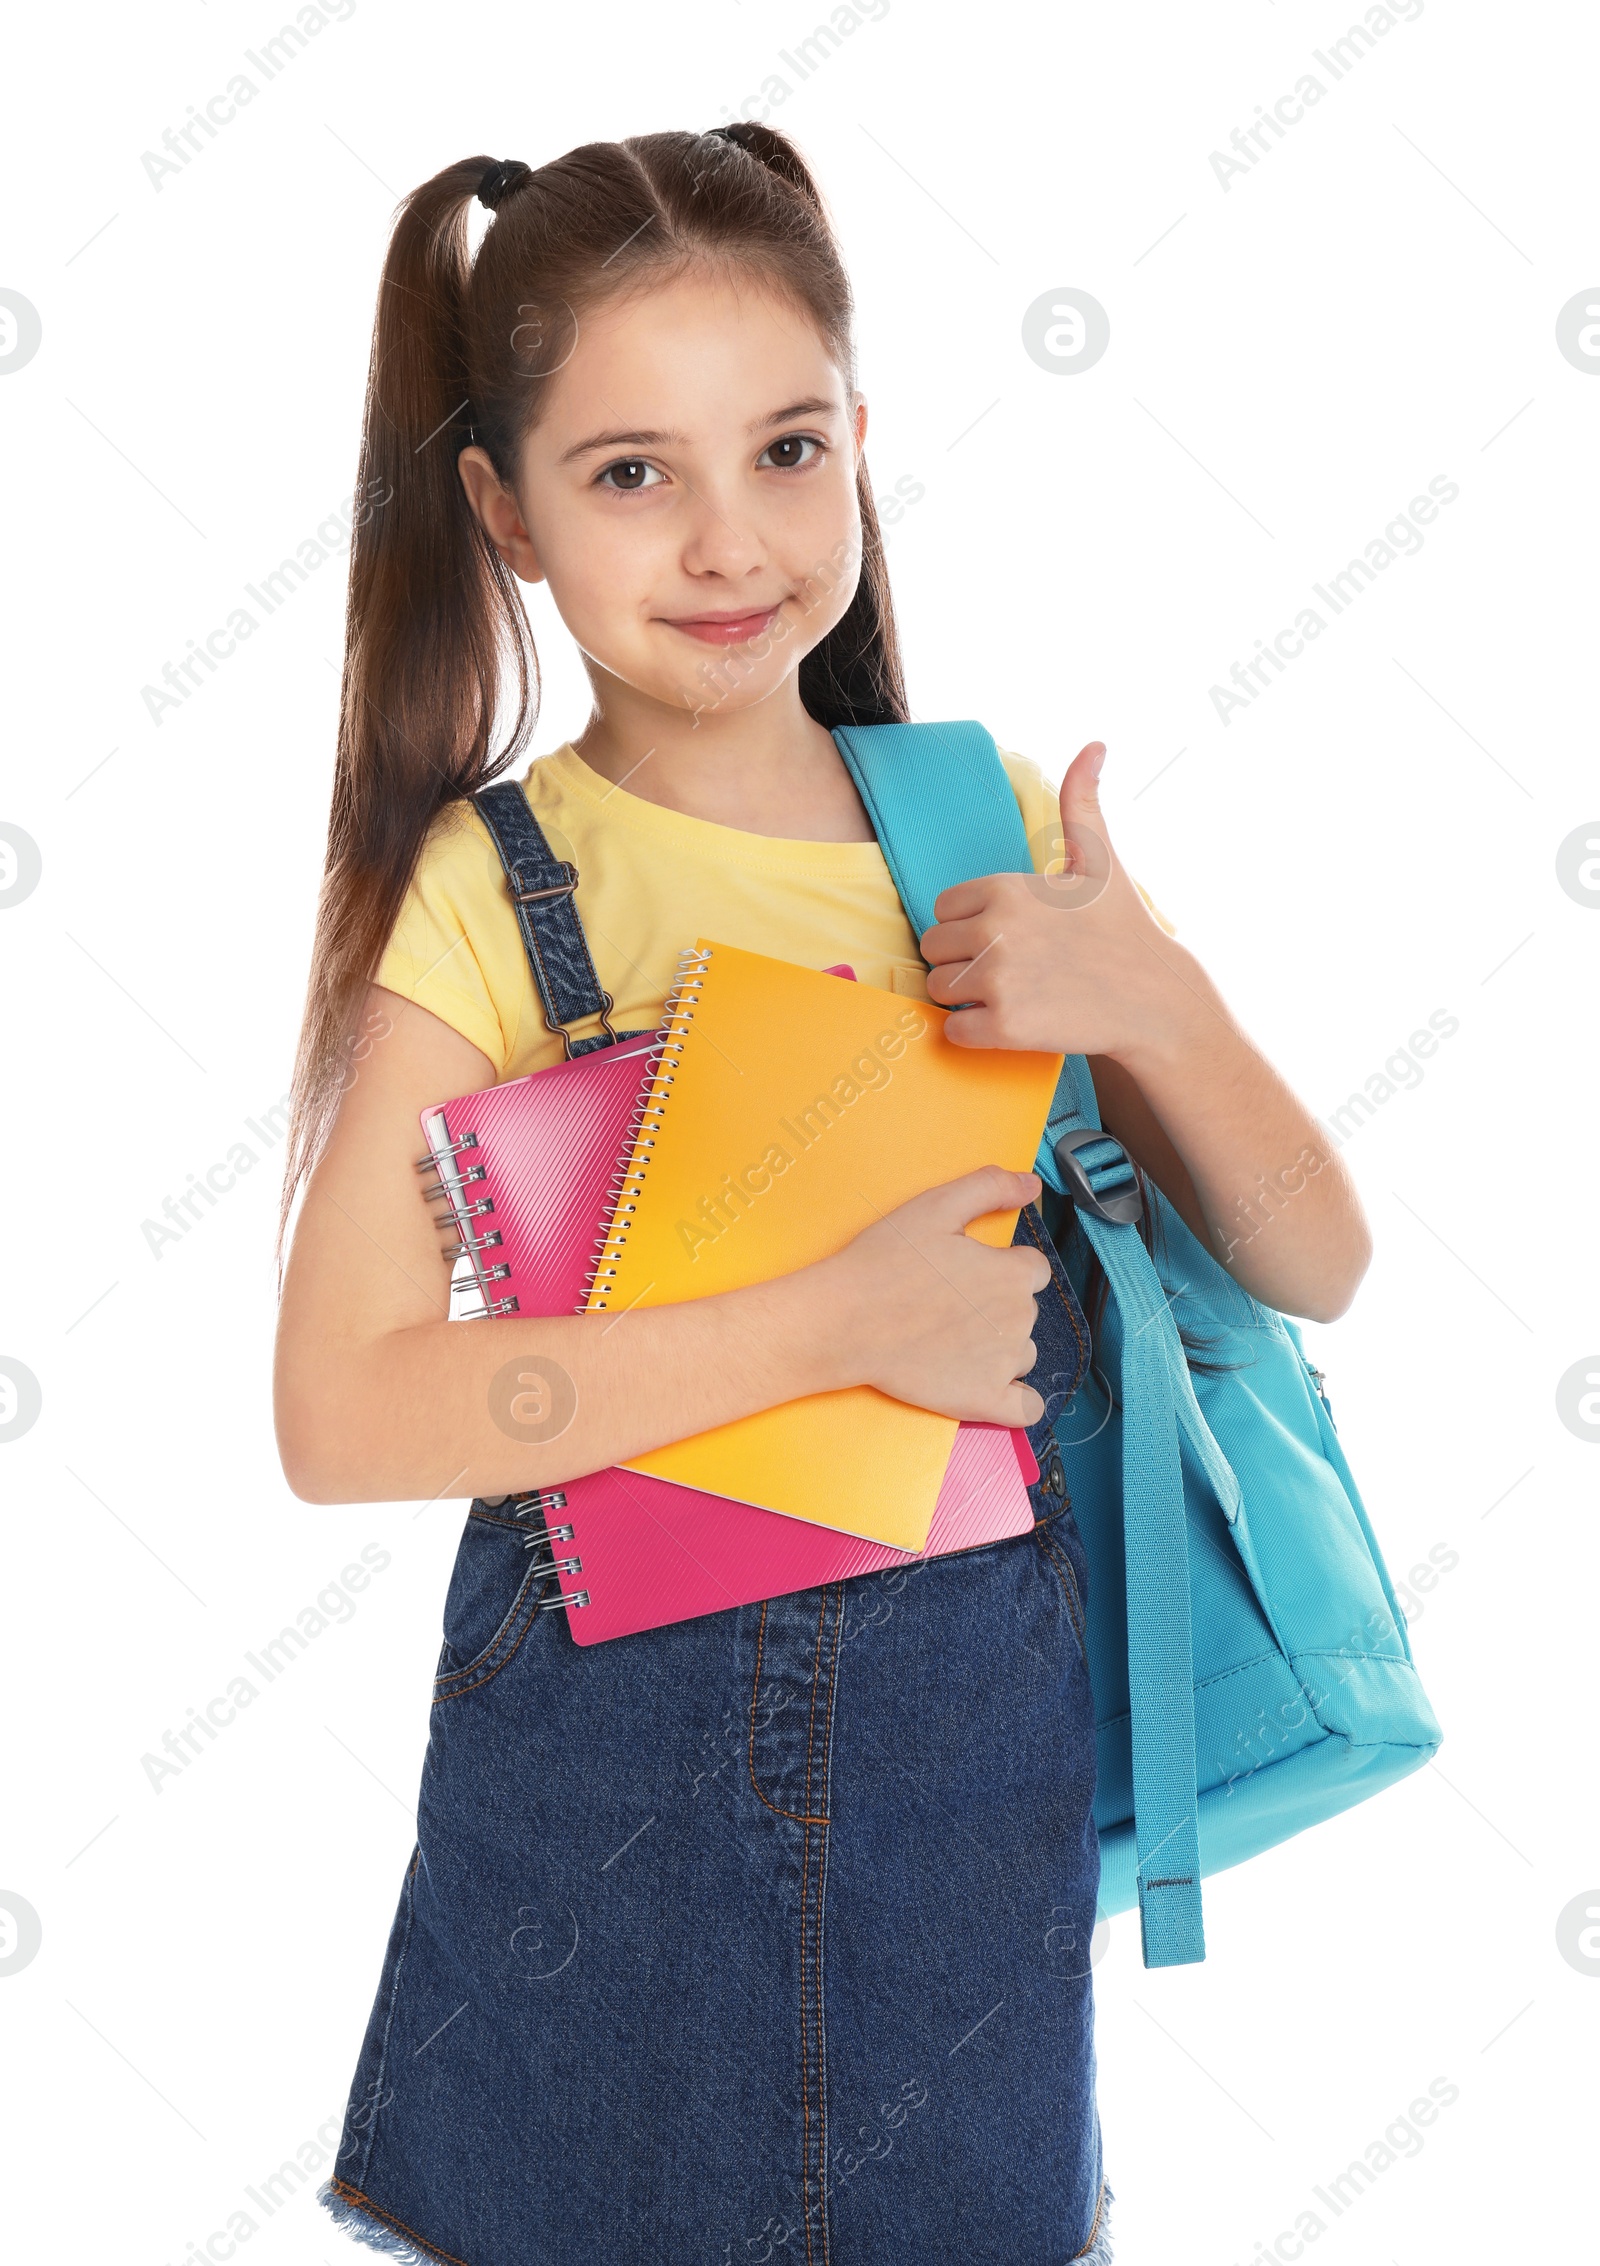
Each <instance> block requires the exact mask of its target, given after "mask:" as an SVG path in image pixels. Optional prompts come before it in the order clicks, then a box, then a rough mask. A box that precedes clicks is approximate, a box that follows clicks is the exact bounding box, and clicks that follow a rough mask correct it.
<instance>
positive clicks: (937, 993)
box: [928, 953, 996, 1009]
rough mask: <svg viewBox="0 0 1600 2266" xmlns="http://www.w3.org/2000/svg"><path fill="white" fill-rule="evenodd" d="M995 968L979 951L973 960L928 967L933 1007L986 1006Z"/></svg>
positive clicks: (929, 989) (929, 988)
mask: <svg viewBox="0 0 1600 2266" xmlns="http://www.w3.org/2000/svg"><path fill="white" fill-rule="evenodd" d="M995 972H996V971H995V966H994V962H993V960H992V959H990V960H986V959H985V958H984V957H983V955H982V954H981V953H980V954H979V955H978V956H977V958H976V959H972V960H952V961H951V962H950V963H949V965H948V966H946V967H942V968H933V969H931V970H930V971H929V974H928V997H929V998H930V999H931V1000H932V1001H933V1004H934V1005H935V1007H949V1008H952V1009H954V1008H957V1007H961V1008H968V1007H983V1006H986V1005H987V1004H988V990H989V986H990V984H991V983H992V981H993V980H994V975H995Z"/></svg>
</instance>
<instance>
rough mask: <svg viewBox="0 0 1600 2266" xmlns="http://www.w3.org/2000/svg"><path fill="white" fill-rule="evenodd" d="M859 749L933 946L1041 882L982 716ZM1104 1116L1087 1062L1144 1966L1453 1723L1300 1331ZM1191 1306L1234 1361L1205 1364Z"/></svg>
mask: <svg viewBox="0 0 1600 2266" xmlns="http://www.w3.org/2000/svg"><path fill="white" fill-rule="evenodd" d="M833 736H834V739H835V741H836V743H837V745H838V747H839V750H840V753H841V754H842V755H843V757H844V760H845V762H846V764H847V765H848V766H849V769H850V773H851V776H852V777H853V778H854V780H855V783H856V786H857V788H858V790H859V791H860V794H861V798H862V800H863V802H864V803H865V804H866V807H867V810H868V811H869V813H870V814H871V818H872V823H873V826H874V828H875V829H876V831H877V836H878V840H879V843H880V844H881V846H882V849H883V853H884V856H885V858H886V860H887V861H888V866H889V871H890V873H891V874H892V875H893V877H894V882H895V886H896V888H897V889H898V890H899V892H900V898H901V902H902V903H903V904H904V906H905V908H906V911H907V913H908V915H909V916H910V920H911V924H912V927H913V928H914V929H915V930H916V931H917V932H918V934H919V935H920V934H921V932H922V931H923V930H924V929H926V928H929V927H931V926H932V925H933V919H934V912H933V906H934V900H935V898H937V897H938V895H939V893H940V891H941V890H944V889H947V888H949V887H951V886H952V885H953V884H954V883H956V882H958V881H964V880H968V879H971V878H974V877H976V876H979V875H982V874H986V873H1028V872H1031V871H1032V870H1033V861H1032V858H1031V857H1030V855H1029V848H1028V841H1027V836H1026V834H1025V832H1024V829H1023V824H1022V819H1021V815H1020V813H1019V811H1018V809H1017V803H1016V798H1015V796H1014V795H1013V793H1012V791H1011V785H1010V782H1009V780H1008V779H1007V777H1006V773H1005V768H1004V766H1003V765H1002V763H1001V761H1000V758H999V755H998V753H997V751H996V748H995V744H994V741H993V740H992V739H991V738H990V736H989V734H988V733H987V732H986V731H985V730H984V729H983V727H982V725H980V724H971V723H961V724H879V725H872V726H850V727H845V728H841V729H840V730H838V731H836V732H835V733H834V735H833ZM1099 1125H1100V1119H1099V1112H1098V1110H1097V1107H1096V1104H1095V1094H1094V1084H1093V1081H1092V1079H1091V1078H1090V1075H1089V1068H1088V1064H1087V1063H1086V1062H1085V1060H1084V1059H1083V1057H1082V1056H1081V1055H1074V1056H1070V1057H1069V1058H1068V1060H1067V1063H1066V1066H1065V1068H1064V1069H1063V1071H1062V1074H1061V1082H1060V1084H1059V1086H1058V1087H1057V1089H1056V1096H1055V1102H1054V1104H1053V1106H1052V1109H1051V1113H1050V1119H1049V1123H1048V1125H1047V1126H1046V1129H1045V1135H1044V1139H1043V1141H1042V1142H1041V1144H1040V1148H1039V1155H1038V1161H1037V1165H1036V1168H1035V1169H1036V1170H1037V1171H1038V1173H1039V1175H1040V1177H1041V1179H1042V1180H1043V1181H1044V1183H1045V1186H1046V1189H1047V1190H1054V1191H1055V1192H1056V1195H1057V1197H1060V1198H1064V1199H1067V1200H1069V1201H1070V1202H1071V1203H1072V1204H1073V1205H1075V1206H1076V1208H1077V1216H1078V1219H1079V1221H1080V1222H1081V1224H1082V1227H1083V1231H1084V1235H1085V1237H1086V1239H1087V1241H1088V1243H1089V1245H1090V1246H1092V1248H1093V1250H1094V1252H1095V1253H1096V1255H1097V1256H1098V1258H1099V1260H1100V1263H1101V1266H1102V1267H1103V1268H1104V1270H1105V1275H1106V1279H1107V1283H1108V1286H1109V1296H1108V1298H1107V1300H1106V1309H1105V1315H1104V1319H1103V1321H1102V1323H1101V1325H1100V1328H1099V1330H1098V1332H1097V1336H1096V1344H1095V1356H1094V1370H1095V1372H1096V1373H1097V1374H1096V1375H1095V1376H1094V1378H1093V1381H1092V1382H1091V1383H1090V1384H1088V1385H1085V1386H1084V1387H1082V1388H1081V1389H1080V1390H1079V1391H1078V1393H1077V1394H1076V1395H1075V1396H1074V1398H1073V1399H1072V1400H1071V1401H1070V1402H1069V1403H1068V1405H1067V1406H1066V1408H1065V1409H1063V1410H1062V1412H1061V1414H1060V1416H1059V1417H1058V1418H1057V1420H1056V1423H1055V1433H1056V1438H1057V1440H1058V1441H1059V1443H1060V1447H1061V1455H1062V1460H1063V1463H1064V1464H1065V1467H1066V1474H1067V1488H1068V1494H1069V1497H1070V1500H1071V1504H1072V1510H1073V1515H1074V1517H1075V1518H1076V1520H1077V1522H1078V1528H1079V1531H1080V1533H1081V1534H1082V1536H1083V1541H1084V1547H1085V1550H1086V1552H1087V1554H1088V1558H1089V1571H1090V1580H1089V1614H1088V1634H1089V1646H1088V1649H1089V1672H1090V1677H1091V1680H1092V1682H1093V1686H1094V1694H1095V1716H1096V1724H1097V1740H1098V1767H1099V1777H1098V1786H1097V1791H1096V1796H1095V1823H1096V1825H1097V1826H1098V1828H1099V1832H1100V1859H1101V1898H1100V1901H1101V1909H1102V1911H1104V1912H1107V1913H1110V1912H1120V1911H1125V1910H1127V1909H1129V1908H1130V1907H1131V1906H1132V1905H1134V1904H1135V1903H1137V1905H1138V1907H1139V1917H1140V1931H1141V1937H1142V1942H1143V1948H1144V1961H1145V1965H1146V1966H1147V1967H1167V1966H1174V1965H1178V1964H1180V1963H1182V1962H1184V1961H1189V1960H1196V1959H1203V1958H1204V1957H1205V1936H1204V1932H1203V1928H1202V1924H1201V1910H1200V1879H1201V1876H1202V1874H1205V1873H1214V1872H1220V1871H1222V1870H1223V1869H1224V1868H1225V1867H1226V1866H1229V1865H1237V1864H1240V1863H1242V1862H1243V1860H1244V1859H1245V1858H1246V1857H1253V1856H1255V1855H1256V1854H1257V1852H1258V1851H1260V1850H1263V1849H1269V1848H1271V1847H1272V1846H1273V1844H1274V1843H1275V1842H1279V1841H1284V1840H1287V1839H1288V1838H1289V1836H1290V1835H1291V1834H1295V1833H1298V1832H1300V1831H1301V1830H1302V1829H1303V1828H1304V1827H1306V1826H1308V1825H1315V1824H1316V1823H1317V1822H1318V1821H1319V1820H1320V1819H1323V1818H1329V1817H1333V1816H1335V1815H1336V1814H1337V1813H1338V1812H1339V1811H1340V1810H1344V1809H1348V1808H1349V1807H1350V1806H1351V1804H1352V1803H1355V1802H1359V1801H1361V1800H1363V1799H1364V1797H1365V1796H1367V1795H1368V1794H1375V1793H1377V1791H1378V1790H1379V1788H1380V1787H1383V1786H1387V1785H1389V1784H1390V1783H1391V1782H1392V1781H1393V1780H1394V1779H1397V1778H1403V1777H1404V1776H1405V1775H1406V1773H1407V1772H1408V1771H1412V1770H1416V1769H1418V1768H1420V1766H1421V1765H1422V1764H1423V1763H1425V1762H1427V1761H1428V1760H1429V1758H1430V1757H1431V1756H1432V1755H1433V1753H1434V1752H1435V1750H1436V1749H1437V1747H1438V1745H1439V1740H1440V1731H1439V1726H1438V1724H1437V1722H1436V1721H1435V1719H1434V1715H1433V1710H1432V1709H1431V1708H1430V1706H1429V1705H1428V1700H1427V1696H1426V1694H1425V1693H1424V1692H1423V1689H1422V1685H1421V1682H1420V1681H1419V1679H1418V1676H1417V1672H1416V1670H1415V1668H1414V1667H1413V1665H1412V1660H1411V1647H1410V1644H1409V1643H1408V1641H1407V1638H1406V1627H1405V1617H1404V1615H1403V1614H1402V1613H1401V1611H1400V1607H1399V1605H1398V1603H1397V1601H1396V1598H1395V1594H1394V1590H1393V1588H1392V1587H1391V1585H1390V1581H1389V1576H1388V1572H1387V1570H1386V1568H1385V1566H1384V1563H1383V1559H1382V1556H1381V1555H1380V1553H1379V1550H1378V1545H1377V1541H1376V1539H1375V1537H1374V1535H1373V1532H1372V1527H1371V1524H1370V1522H1369V1521H1368V1518H1367V1514H1366V1511H1365V1509H1364V1507H1363V1505H1362V1502H1361V1497H1360V1495H1359V1494H1358V1493H1357V1491H1356V1484H1355V1481H1354V1480H1353V1479H1352V1477H1351V1476H1350V1468H1349V1466H1348V1464H1347V1463H1346V1462H1345V1459H1344V1454H1343V1451H1342V1449H1341V1448H1340V1446H1339V1441H1338V1436H1337V1434H1336V1433H1335V1431H1334V1427H1333V1420H1332V1416H1331V1413H1330V1411H1329V1408H1328V1403H1327V1400H1326V1398H1325V1396H1324V1394H1323V1391H1322V1378H1321V1375H1320V1373H1319V1372H1318V1371H1317V1370H1315V1369H1313V1368H1312V1367H1311V1365H1310V1363H1309V1362H1308V1361H1307V1360H1306V1358H1305V1354H1304V1352H1303V1350H1302V1348H1301V1343H1300V1335H1299V1332H1298V1330H1297V1329H1296V1327H1295V1325H1294V1323H1293V1322H1292V1321H1290V1320H1288V1319H1287V1318H1286V1317H1285V1316H1283V1315H1281V1314H1276V1313H1274V1312H1273V1311H1272V1310H1271V1309H1270V1308H1269V1307H1265V1306H1262V1305H1259V1304H1258V1303H1257V1302H1256V1300H1255V1299H1253V1298H1252V1297H1250V1295H1249V1294H1248V1292H1246V1291H1245V1290H1243V1289H1241V1288H1240V1286H1239V1284H1238V1283H1236V1282H1235V1281H1234V1280H1233V1278H1232V1276H1231V1275H1229V1274H1228V1273H1227V1272H1226V1270H1225V1269H1224V1268H1223V1267H1222V1266H1221V1265H1219V1263H1218V1262H1217V1261H1216V1260H1215V1259H1213V1258H1212V1256H1211V1254H1210V1253H1209V1252H1208V1251H1207V1250H1206V1249H1205V1247H1204V1246H1203V1245H1202V1244H1201V1243H1200V1242H1199V1241H1198V1240H1197V1239H1196V1237H1195V1236H1193V1235H1192V1234H1191V1233H1190V1231H1189V1229H1188V1228H1187V1226H1186V1225H1185V1224H1184V1222H1183V1221H1182V1219H1180V1218H1179V1216H1178V1214H1177V1213H1176V1212H1175V1211H1174V1210H1173V1208H1172V1206H1171V1205H1170V1204H1169V1203H1167V1201H1166V1199H1165V1198H1164V1197H1163V1196H1162V1195H1161V1194H1160V1192H1159V1190H1157V1189H1155V1188H1154V1187H1152V1186H1151V1185H1150V1184H1149V1183H1148V1182H1146V1183H1145V1193H1144V1201H1145V1202H1148V1203H1150V1204H1152V1205H1153V1206H1154V1209H1155V1213H1156V1224H1157V1227H1158V1231H1159V1232H1158V1233H1157V1234H1156V1236H1155V1238H1154V1241H1155V1246H1156V1250H1157V1253H1158V1254H1159V1256H1157V1257H1156V1258H1154V1259H1152V1257H1151V1255H1150V1252H1149V1251H1148V1250H1147V1249H1146V1247H1145V1243H1144V1241H1143V1239H1142V1237H1141V1235H1140V1232H1139V1228H1138V1225H1137V1221H1138V1217H1139V1211H1140V1203H1141V1198H1140V1190H1139V1183H1138V1181H1137V1180H1136V1178H1135V1175H1134V1172H1133V1169H1132V1167H1131V1165H1130V1164H1129V1161H1128V1158H1127V1156H1126V1154H1125V1152H1124V1151H1123V1149H1122V1147H1121V1146H1120V1144H1119V1143H1118V1142H1116V1141H1115V1140H1113V1139H1112V1138H1111V1137H1110V1135H1108V1134H1104V1133H1102V1132H1100V1130H1099ZM1058 1210H1059V1207H1058ZM1079 1287H1080V1289H1081V1287H1082V1285H1081V1282H1080V1286H1079ZM1174 1309H1177V1312H1178V1316H1179V1318H1180V1319H1181V1321H1182V1324H1183V1326H1184V1328H1185V1329H1186V1330H1187V1331H1188V1332H1189V1333H1190V1334H1191V1335H1194V1336H1198V1337H1200V1338H1202V1339H1203V1340H1204V1341H1205V1353H1204V1356H1203V1358H1204V1361H1205V1363H1206V1364H1207V1366H1208V1367H1210V1366H1213V1365H1226V1366H1219V1367H1218V1373H1217V1374H1214V1375H1212V1374H1205V1373H1197V1374H1192V1373H1191V1371H1190V1368H1189V1364H1188V1361H1187V1360H1186V1358H1185V1354H1184V1349H1183V1346H1182V1344H1181V1343H1180V1341H1179V1337H1178V1327H1177V1323H1176V1322H1175V1320H1174ZM1108 1387H1109V1390H1108V1389H1107V1388H1108Z"/></svg>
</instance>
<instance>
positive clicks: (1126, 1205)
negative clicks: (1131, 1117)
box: [1053, 1125, 1144, 1227]
mask: <svg viewBox="0 0 1600 2266" xmlns="http://www.w3.org/2000/svg"><path fill="white" fill-rule="evenodd" d="M1096 1141H1103V1142H1104V1143H1105V1144H1106V1146H1107V1148H1109V1149H1114V1150H1115V1151H1116V1154H1115V1156H1112V1157H1106V1158H1103V1159H1100V1160H1099V1161H1097V1163H1096V1164H1095V1166H1094V1167H1093V1169H1094V1170H1095V1171H1096V1172H1098V1173H1102V1174H1103V1173H1106V1172H1115V1171H1116V1170H1117V1168H1118V1167H1119V1166H1120V1167H1122V1168H1124V1169H1125V1170H1126V1172H1127V1173H1128V1176H1129V1179H1128V1185H1127V1186H1126V1187H1114V1188H1110V1189H1107V1190H1106V1191H1105V1193H1104V1194H1102V1193H1101V1192H1100V1190H1098V1189H1097V1188H1096V1187H1095V1185H1094V1182H1093V1181H1092V1180H1091V1179H1090V1177H1089V1171H1090V1168H1089V1167H1088V1166H1086V1165H1085V1164H1084V1163H1083V1161H1082V1159H1081V1158H1080V1157H1079V1155H1078V1151H1079V1150H1080V1149H1086V1148H1089V1147H1091V1146H1092V1145H1093V1144H1094V1143H1095V1142H1096ZM1053 1146H1054V1151H1055V1160H1056V1163H1057V1164H1058V1165H1059V1166H1060V1167H1061V1177H1062V1179H1063V1180H1064V1181H1065V1182H1066V1184H1067V1188H1066V1192H1067V1194H1068V1195H1069V1196H1070V1197H1071V1198H1072V1201H1073V1202H1074V1203H1075V1204H1076V1205H1077V1207H1078V1209H1079V1211H1081V1212H1088V1213H1090V1214H1091V1215H1092V1216H1093V1217H1094V1218H1095V1219H1097V1220H1105V1221H1106V1222H1107V1223H1108V1224H1109V1225H1110V1226H1112V1227H1131V1226H1132V1225H1133V1223H1134V1221H1135V1220H1137V1219H1140V1218H1141V1217H1142V1216H1143V1213H1144V1200H1143V1198H1142V1197H1141V1196H1140V1194H1139V1182H1138V1177H1137V1175H1136V1174H1135V1173H1134V1170H1133V1160H1132V1158H1131V1157H1130V1156H1129V1155H1128V1152H1127V1150H1126V1149H1125V1148H1124V1147H1123V1146H1122V1143H1121V1142H1120V1141H1119V1140H1118V1139H1117V1137H1116V1135H1115V1134H1114V1133H1103V1132H1102V1131H1101V1130H1100V1128H1099V1126H1098V1125H1082V1126H1079V1127H1078V1128H1077V1129H1076V1130H1075V1131H1074V1132H1071V1133H1063V1134H1062V1135H1061V1137H1060V1139H1059V1140H1058V1141H1056V1142H1055V1143H1054V1144H1053Z"/></svg>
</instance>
